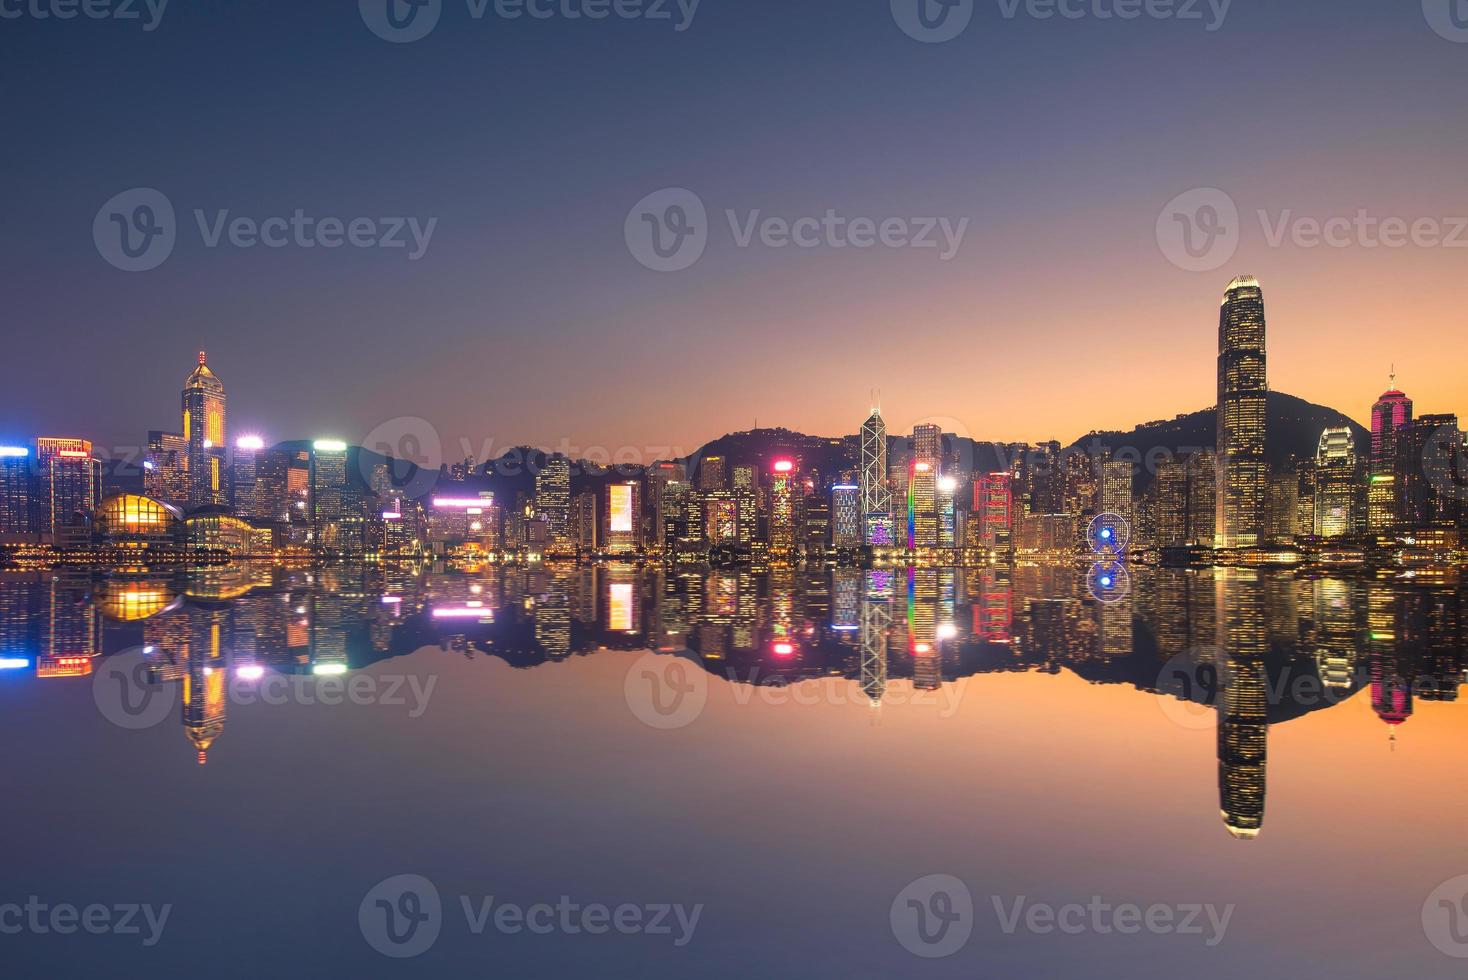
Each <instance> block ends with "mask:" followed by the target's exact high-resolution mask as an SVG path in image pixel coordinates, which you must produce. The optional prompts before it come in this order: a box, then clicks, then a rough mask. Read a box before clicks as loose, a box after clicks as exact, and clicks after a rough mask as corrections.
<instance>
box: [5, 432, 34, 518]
mask: <svg viewBox="0 0 1468 980" xmlns="http://www.w3.org/2000/svg"><path fill="white" fill-rule="evenodd" d="M34 488H35V479H34V475H33V473H32V471H31V451H30V450H29V449H28V448H26V447H25V446H0V534H29V533H30V532H31V531H32V530H34V525H35V511H34V509H33V506H34V505H33V499H34V497H35V489H34Z"/></svg>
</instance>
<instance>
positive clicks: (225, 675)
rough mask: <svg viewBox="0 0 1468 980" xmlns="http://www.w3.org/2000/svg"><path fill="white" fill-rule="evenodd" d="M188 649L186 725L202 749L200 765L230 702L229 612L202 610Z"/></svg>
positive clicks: (185, 695) (196, 743) (192, 740)
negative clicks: (226, 633) (223, 639)
mask: <svg viewBox="0 0 1468 980" xmlns="http://www.w3.org/2000/svg"><path fill="white" fill-rule="evenodd" d="M197 615H198V617H199V621H198V622H195V623H194V624H193V626H194V629H193V636H192V638H191V642H190V643H189V647H188V650H187V657H188V660H187V664H186V669H185V671H184V675H183V705H182V708H183V725H184V732H185V733H186V734H187V735H188V737H189V741H190V742H192V743H193V744H194V748H195V749H196V750H197V751H198V753H199V756H198V758H199V765H201V766H202V765H204V763H206V762H207V761H208V756H209V747H210V746H212V745H213V744H214V741H215V739H217V738H219V736H220V734H221V733H222V732H223V731H224V721H225V716H226V713H227V708H228V704H229V659H228V657H227V656H226V655H225V649H224V647H223V644H222V643H221V637H222V632H223V628H224V627H223V619H224V617H225V615H226V614H225V613H223V612H217V613H199V614H197Z"/></svg>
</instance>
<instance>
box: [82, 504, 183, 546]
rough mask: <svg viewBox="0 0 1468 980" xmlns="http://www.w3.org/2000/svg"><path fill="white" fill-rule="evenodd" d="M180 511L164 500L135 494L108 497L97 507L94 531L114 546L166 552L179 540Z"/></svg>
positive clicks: (180, 534)
mask: <svg viewBox="0 0 1468 980" xmlns="http://www.w3.org/2000/svg"><path fill="white" fill-rule="evenodd" d="M183 524H184V514H183V510H182V509H181V508H179V507H176V506H174V505H173V504H170V503H168V502H167V501H163V500H154V499H153V498H151V497H143V496H139V495H138V494H134V493H122V494H118V495H117V496H115V497H108V498H107V499H106V500H104V501H102V504H101V506H99V507H98V508H97V511H96V515H95V521H94V523H93V533H94V536H95V537H96V540H97V541H98V542H100V543H102V544H105V545H108V546H109V547H113V548H125V549H130V550H138V551H157V550H163V551H169V550H174V549H176V548H178V547H179V546H180V545H181V544H182V543H183V542H182V534H183Z"/></svg>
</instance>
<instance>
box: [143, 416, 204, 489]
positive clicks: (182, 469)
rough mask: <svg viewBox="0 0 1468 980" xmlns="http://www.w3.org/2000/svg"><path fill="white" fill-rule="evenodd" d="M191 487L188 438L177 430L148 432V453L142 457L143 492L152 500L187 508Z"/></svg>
mask: <svg viewBox="0 0 1468 980" xmlns="http://www.w3.org/2000/svg"><path fill="white" fill-rule="evenodd" d="M191 488H192V484H191V483H190V482H189V441H188V440H187V439H185V438H184V437H183V436H182V435H180V434H179V433H177V432H162V431H159V430H157V429H154V430H152V431H150V432H149V433H148V453H147V455H146V456H145V457H144V458H143V492H144V493H146V494H147V495H148V496H150V497H152V498H153V499H154V500H162V501H164V502H165V503H169V504H173V505H174V506H175V507H188V506H189V502H190V494H191V493H192V489H191Z"/></svg>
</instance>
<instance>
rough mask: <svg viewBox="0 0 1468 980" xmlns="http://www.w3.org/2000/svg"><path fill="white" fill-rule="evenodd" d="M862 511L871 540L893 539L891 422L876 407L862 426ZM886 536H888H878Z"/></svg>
mask: <svg viewBox="0 0 1468 980" xmlns="http://www.w3.org/2000/svg"><path fill="white" fill-rule="evenodd" d="M859 483H860V486H861V511H862V520H863V535H864V536H865V540H866V543H867V544H871V545H890V544H891V543H892V531H891V517H892V488H891V486H890V485H889V484H888V483H887V423H885V422H884V421H882V415H881V413H880V412H879V411H877V410H876V409H875V408H874V409H872V414H871V416H870V417H869V418H868V419H867V420H866V421H865V422H864V423H862V427H861V478H860V481H859ZM878 537H884V538H885V540H877V539H878Z"/></svg>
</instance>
